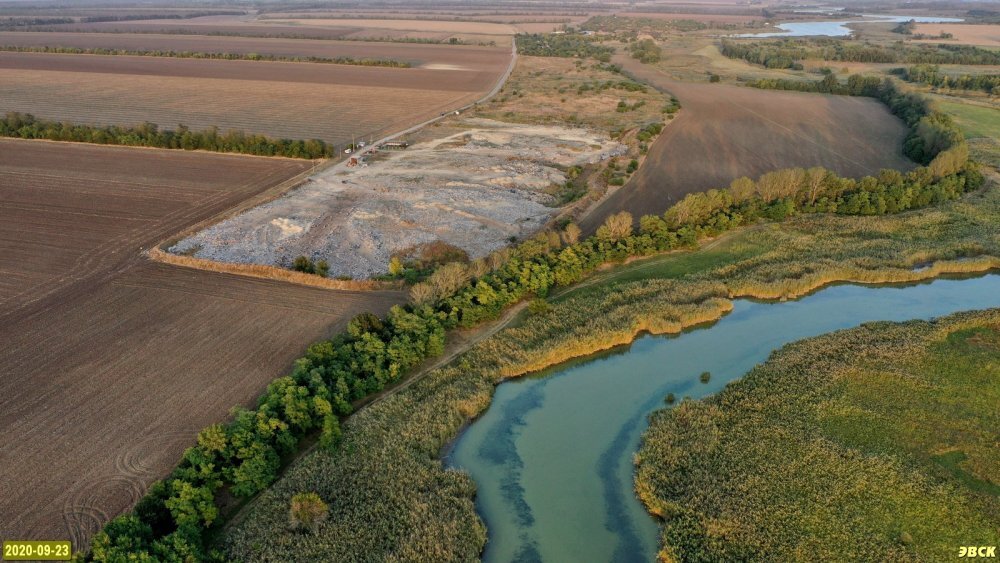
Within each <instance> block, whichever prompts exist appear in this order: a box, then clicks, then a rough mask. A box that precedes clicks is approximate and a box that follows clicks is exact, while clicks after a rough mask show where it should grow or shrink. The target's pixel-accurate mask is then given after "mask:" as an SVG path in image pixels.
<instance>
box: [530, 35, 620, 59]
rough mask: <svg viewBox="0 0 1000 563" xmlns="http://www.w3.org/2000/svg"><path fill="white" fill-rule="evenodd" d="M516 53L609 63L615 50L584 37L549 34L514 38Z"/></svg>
mask: <svg viewBox="0 0 1000 563" xmlns="http://www.w3.org/2000/svg"><path fill="white" fill-rule="evenodd" d="M514 39H515V41H517V51H518V53H520V54H522V55H528V56H533V57H576V58H580V59H585V58H592V59H597V60H599V61H601V62H605V63H606V62H610V61H611V55H613V54H614V52H615V50H614V49H613V48H612V47H607V46H605V45H600V44H598V43H597V42H596V41H595V40H594V39H592V38H590V37H588V36H586V35H577V34H569V33H567V34H564V35H556V34H549V33H522V34H518V35H515V36H514Z"/></svg>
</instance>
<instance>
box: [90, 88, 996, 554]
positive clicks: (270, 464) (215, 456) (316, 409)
mask: <svg viewBox="0 0 1000 563" xmlns="http://www.w3.org/2000/svg"><path fill="white" fill-rule="evenodd" d="M889 85H890V86H891V83H889ZM886 95H887V96H888V97H887V98H886V99H888V100H889V103H891V104H892V107H893V111H894V113H896V114H897V115H900V116H901V117H902V118H903V119H904V121H906V122H907V123H908V124H909V125H910V126H911V128H914V130H915V131H916V130H919V129H920V128H921V127H922V124H923V123H925V120H929V121H930V122H934V123H937V121H935V120H936V119H937V118H936V117H935V116H936V115H938V114H936V113H934V112H933V111H932V110H931V109H930V107H929V105H928V103H927V102H926V101H925V100H923V99H922V98H920V97H919V96H913V95H909V94H906V95H901V94H898V93H896V92H895V90H894V89H893V91H892V94H891V95H889V94H888V93H887V94H886ZM918 135H919V133H918ZM948 138H949V139H953V140H955V144H954V145H941V146H936V145H935V146H924V147H923V149H922V150H923V151H924V152H923V154H924V155H925V157H929V158H925V159H926V160H928V162H929V165H928V166H925V167H920V168H917V169H915V170H913V171H911V172H908V173H905V174H903V173H900V172H897V171H891V170H886V171H883V172H882V173H880V174H879V175H878V177H865V178H863V179H861V180H860V181H856V180H853V179H847V178H840V177H838V176H837V175H836V174H834V173H832V172H830V171H827V170H825V169H822V168H813V169H809V170H802V169H791V170H780V171H776V172H772V173H769V174H765V175H764V176H762V177H761V178H760V179H758V180H757V181H753V180H750V179H748V178H740V179H738V180H736V181H734V182H733V184H732V185H731V186H730V187H729V188H728V189H723V190H710V191H709V192H706V193H698V194H691V195H689V196H687V197H686V198H685V199H684V200H682V201H681V202H680V203H678V204H677V205H675V206H674V207H672V208H670V209H669V210H667V212H666V213H665V214H664V215H662V216H657V215H648V216H645V217H642V218H641V220H640V222H639V231H638V232H635V231H634V227H633V220H632V217H631V216H630V215H629V214H628V213H624V212H623V213H620V214H618V215H614V216H612V217H610V218H609V219H608V221H607V222H606V223H605V224H604V226H602V227H601V228H600V229H599V230H598V232H597V234H596V235H595V236H593V237H590V238H587V239H585V240H582V241H580V240H578V239H579V235H580V231H579V229H578V228H576V227H575V225H568V226H567V227H566V228H565V230H563V231H562V232H561V233H556V232H548V233H541V234H539V235H537V236H535V237H534V238H532V239H529V240H527V241H525V242H523V243H521V244H520V245H518V246H517V247H514V248H512V249H507V250H504V251H501V252H497V253H494V254H493V255H491V256H490V257H489V258H488V259H481V260H477V261H475V262H473V263H471V264H464V263H460V262H455V263H451V264H446V265H444V266H442V267H440V268H439V269H438V270H436V271H435V272H434V273H433V274H431V275H430V277H429V278H428V279H427V280H426V281H425V282H421V283H418V284H416V285H415V286H413V288H412V298H413V300H412V301H413V303H412V304H410V305H406V306H396V307H394V308H393V309H392V310H391V311H390V313H389V314H388V315H387V317H386V318H385V319H380V318H378V317H376V316H374V315H371V314H362V315H359V316H358V317H356V318H355V319H353V320H352V321H351V322H350V323H349V325H348V328H347V330H346V331H345V332H344V333H341V334H339V335H337V336H335V337H334V338H332V339H330V340H327V341H323V342H319V343H317V344H314V345H312V346H310V347H309V349H308V350H307V351H306V354H305V355H304V356H303V357H302V358H300V359H299V360H297V361H296V363H295V367H294V369H293V370H292V373H291V374H289V375H288V376H286V377H282V378H280V379H277V380H275V381H274V382H273V383H272V384H271V385H269V386H268V388H267V390H266V391H265V393H264V395H263V396H262V397H261V398H260V400H259V401H258V405H257V407H256V408H255V409H252V410H248V409H243V408H237V410H236V411H234V416H233V420H232V421H230V422H228V423H224V424H215V425H212V426H210V427H208V428H206V429H204V430H203V431H202V432H201V433H199V435H198V440H197V445H196V446H194V447H192V448H190V449H188V450H187V452H185V454H184V456H183V459H182V460H181V462H180V464H179V465H178V467H177V468H176V469H175V470H174V471H173V472H172V473H171V474H170V475H169V476H168V477H167V478H166V479H164V480H163V481H161V482H157V483H155V484H154V485H152V486H151V487H150V490H149V492H148V493H147V495H146V496H145V497H144V498H143V499H142V500H141V501H140V502H139V504H138V505H137V506H136V508H135V510H134V511H133V512H132V513H131V514H128V515H124V516H119V517H118V518H115V519H114V520H112V521H111V522H110V523H109V524H108V525H107V526H105V528H104V530H103V531H102V532H100V533H98V534H97V535H96V536H95V537H94V539H93V542H92V546H91V551H90V553H89V555H87V558H88V559H89V560H95V561H121V560H125V559H126V558H129V559H128V560H134V561H152V560H157V559H161V560H183V559H184V558H187V557H193V558H197V559H201V558H204V557H205V556H206V554H205V552H204V551H205V545H204V535H205V533H206V532H207V531H209V530H212V529H213V526H214V525H216V523H217V520H218V518H219V508H218V506H217V505H216V502H215V499H216V498H217V496H218V495H219V493H220V491H221V490H223V489H226V490H228V491H229V493H231V494H232V495H235V496H236V497H238V498H248V497H251V496H253V495H255V494H256V493H258V492H260V491H262V490H264V489H265V488H267V487H268V486H269V485H270V484H271V483H273V482H274V481H275V480H276V479H277V475H278V471H279V469H280V468H281V466H282V460H283V459H287V457H288V456H289V455H290V454H292V453H293V452H295V451H296V449H297V448H298V447H299V443H300V441H301V440H302V439H303V438H304V437H306V436H308V435H314V434H317V433H318V435H319V440H320V444H321V446H322V447H324V448H330V449H335V448H337V447H338V445H339V442H340V426H339V421H340V419H341V418H342V417H345V416H347V415H348V414H350V413H351V411H352V403H353V402H355V401H358V400H359V399H363V398H365V397H367V396H369V395H371V394H372V393H375V392H378V391H380V390H382V389H384V388H385V387H386V386H387V385H389V384H391V383H393V382H396V381H398V380H400V379H401V378H402V377H404V376H405V375H406V374H407V373H408V372H409V371H410V370H411V369H413V368H414V367H415V366H416V365H418V364H419V363H420V362H421V361H422V360H424V359H425V358H428V357H434V356H437V355H440V354H441V353H443V351H444V344H445V337H446V331H447V330H448V329H452V328H456V327H471V326H475V325H478V324H480V323H482V322H484V321H488V320H491V319H496V318H498V317H499V316H500V315H501V314H502V312H503V311H504V310H505V309H506V308H507V307H509V306H511V305H512V304H514V303H517V302H519V301H521V300H524V299H527V298H530V297H545V296H546V295H548V293H549V292H550V291H551V290H552V289H554V288H558V287H565V286H568V285H571V284H573V283H576V282H578V281H580V280H581V279H583V278H584V277H585V276H587V275H588V274H590V273H591V272H593V271H594V270H595V269H597V268H598V267H599V266H600V265H602V264H605V263H609V262H620V261H623V260H625V259H627V258H630V257H637V256H649V255H652V254H655V253H658V252H664V251H668V250H672V249H677V248H690V247H692V246H694V245H695V244H696V243H697V241H698V240H699V239H700V238H703V237H708V236H715V235H718V234H720V233H722V232H725V231H728V230H731V229H733V228H736V227H739V226H743V225H748V224H752V223H754V222H757V221H760V220H766V219H770V220H782V219H784V218H786V217H789V216H791V215H795V214H800V213H806V214H807V213H838V214H843V215H879V214H886V213H896V212H901V211H905V210H907V209H913V208H917V207H923V206H928V205H934V204H937V203H942V202H945V201H949V200H953V199H956V198H958V197H959V196H961V194H963V193H966V192H968V191H971V190H974V189H976V188H978V187H979V186H980V185H981V184H982V182H983V177H982V175H981V174H980V173H979V172H978V170H977V167H976V165H975V164H974V163H971V162H969V161H968V156H967V155H968V149H967V147H966V146H965V143H964V141H963V140H962V139H961V136H958V137H957V138H955V137H948ZM935 151H936V152H935Z"/></svg>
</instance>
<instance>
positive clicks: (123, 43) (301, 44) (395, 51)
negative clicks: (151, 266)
mask: <svg viewBox="0 0 1000 563" xmlns="http://www.w3.org/2000/svg"><path fill="white" fill-rule="evenodd" d="M0 45H4V46H8V45H9V46H16V47H74V48H80V49H98V48H103V49H133V50H135V49H144V50H172V51H189V52H203V53H241V54H248V53H257V54H261V55H277V56H287V57H327V58H335V57H353V58H356V59H365V58H368V59H391V60H395V61H404V62H408V63H410V64H411V65H413V66H414V67H419V66H426V65H441V64H446V65H454V66H458V67H463V68H468V69H493V68H496V67H498V66H501V67H502V66H503V65H505V64H506V63H507V61H509V51H508V50H507V49H494V48H491V47H476V46H464V45H463V46H460V47H456V46H453V45H422V44H402V43H378V42H374V41H372V42H368V41H317V40H313V39H280V38H271V39H266V38H253V37H229V36H207V35H205V36H196V35H171V34H153V33H135V34H128V33H73V32H43V31H40V32H32V33H24V32H18V31H0ZM267 74H270V73H267Z"/></svg>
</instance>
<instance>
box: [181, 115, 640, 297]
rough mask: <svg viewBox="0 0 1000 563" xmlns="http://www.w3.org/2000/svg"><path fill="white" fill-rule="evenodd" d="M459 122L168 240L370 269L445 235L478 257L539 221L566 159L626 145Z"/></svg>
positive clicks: (254, 256) (568, 133)
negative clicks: (446, 130)
mask: <svg viewBox="0 0 1000 563" xmlns="http://www.w3.org/2000/svg"><path fill="white" fill-rule="evenodd" d="M457 128H458V132H456V133H453V134H448V135H446V136H443V137H439V138H437V139H434V140H431V141H427V142H424V143H418V144H416V145H414V146H412V147H410V148H408V149H407V150H406V151H404V152H398V153H390V154H389V155H387V156H386V157H385V158H384V159H379V160H377V161H375V162H374V163H372V164H371V165H370V166H368V167H364V168H355V169H350V170H346V171H337V170H329V171H324V172H321V173H319V174H317V175H316V176H313V177H312V178H310V180H309V181H308V182H307V183H306V184H304V185H303V186H301V187H299V188H297V189H295V190H294V191H292V192H290V193H289V194H287V195H286V196H285V197H282V198H280V199H278V200H275V201H272V202H270V203H267V204H264V205H262V206H259V207H256V208H254V209H251V210H249V211H247V212H245V213H242V214H240V215H238V216H236V217H233V218H231V219H229V220H226V221H223V222H222V223H219V224H217V225H213V226H212V227H209V228H208V229H205V230H204V231H201V232H200V233H197V234H195V235H193V236H191V237H188V238H186V239H184V240H183V241H181V242H180V243H179V244H178V245H176V246H175V247H174V248H172V249H171V250H172V251H174V252H180V253H193V255H194V256H196V257H199V258H208V259H211V260H218V261H223V262H236V263H255V264H291V262H292V260H294V259H295V257H297V256H300V255H307V256H310V257H312V258H313V259H315V260H326V261H327V262H328V263H329V264H330V275H331V276H341V275H349V276H352V277H355V278H362V277H371V276H373V275H378V274H383V273H385V272H386V271H387V270H388V264H389V258H390V256H391V255H392V254H393V253H396V252H399V251H402V250H404V249H407V248H412V247H414V246H417V245H421V244H426V243H431V242H435V241H438V240H442V241H444V242H446V243H448V244H450V245H453V246H457V247H459V248H461V249H463V250H465V251H466V252H468V253H469V255H470V256H472V257H480V256H484V255H486V254H488V253H489V252H490V251H493V250H496V249H498V248H501V247H503V246H505V245H506V244H508V242H509V241H508V239H509V238H510V237H524V236H525V235H529V234H531V233H533V232H534V231H536V230H538V229H539V228H540V227H541V226H542V225H543V224H544V223H545V222H546V221H547V220H548V218H549V216H550V215H551V213H552V212H553V211H554V210H553V209H552V208H550V207H548V204H552V203H553V198H552V197H551V196H550V195H548V193H547V192H548V191H549V190H550V188H551V187H552V186H559V185H561V184H562V183H563V182H565V180H566V177H565V175H564V174H563V172H562V170H564V169H565V168H568V167H570V166H574V165H582V164H585V163H592V162H597V161H600V160H603V159H606V158H609V157H610V156H613V155H617V154H621V153H623V152H624V151H625V149H626V147H625V146H624V145H621V144H620V143H617V142H615V141H611V140H610V139H609V138H608V137H607V136H606V135H604V134H601V133H594V132H591V131H588V130H585V129H570V128H567V127H560V126H529V125H512V124H508V123H500V122H497V121H491V120H484V119H473V120H467V121H466V122H464V123H462V124H460V125H458V126H457Z"/></svg>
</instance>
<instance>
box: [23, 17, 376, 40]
mask: <svg viewBox="0 0 1000 563" xmlns="http://www.w3.org/2000/svg"><path fill="white" fill-rule="evenodd" d="M201 19H207V18H193V19H189V20H138V21H126V22H87V23H66V24H59V25H46V26H42V27H40V28H39V29H43V30H45V31H59V32H64V31H75V32H99V33H176V34H186V35H240V36H246V37H307V38H310V39H339V38H342V37H345V36H347V35H350V34H351V33H356V32H359V31H361V28H360V27H349V28H347V27H337V28H330V27H327V28H324V27H310V26H295V25H256V24H254V23H252V22H227V23H216V22H199V21H197V20H201Z"/></svg>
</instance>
